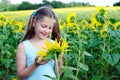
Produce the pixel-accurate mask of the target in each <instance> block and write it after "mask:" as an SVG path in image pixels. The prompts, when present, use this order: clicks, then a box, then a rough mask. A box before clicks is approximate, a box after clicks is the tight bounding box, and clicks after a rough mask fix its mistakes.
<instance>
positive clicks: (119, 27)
mask: <svg viewBox="0 0 120 80" xmlns="http://www.w3.org/2000/svg"><path fill="white" fill-rule="evenodd" d="M114 29H115V30H119V29H120V21H118V22H116V23H115V24H114Z"/></svg>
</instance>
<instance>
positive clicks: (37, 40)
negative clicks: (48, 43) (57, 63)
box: [30, 37, 47, 42]
mask: <svg viewBox="0 0 120 80" xmlns="http://www.w3.org/2000/svg"><path fill="white" fill-rule="evenodd" d="M46 39H47V38H46ZM46 39H40V38H36V37H33V38H31V39H30V40H31V41H35V42H44V41H45V40H46Z"/></svg>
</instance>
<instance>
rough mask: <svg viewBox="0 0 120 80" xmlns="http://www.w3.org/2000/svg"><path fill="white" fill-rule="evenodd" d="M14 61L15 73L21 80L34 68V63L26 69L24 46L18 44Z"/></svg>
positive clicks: (35, 66)
mask: <svg viewBox="0 0 120 80" xmlns="http://www.w3.org/2000/svg"><path fill="white" fill-rule="evenodd" d="M16 59H17V63H16V65H17V73H18V76H19V77H20V78H22V79H24V78H26V77H27V76H29V75H30V74H31V73H32V72H33V71H34V70H35V69H36V68H37V65H36V63H34V64H32V65H31V66H30V67H28V68H26V56H25V53H24V44H23V43H20V44H19V45H18V49H17V53H16Z"/></svg>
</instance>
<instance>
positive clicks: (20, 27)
mask: <svg viewBox="0 0 120 80" xmlns="http://www.w3.org/2000/svg"><path fill="white" fill-rule="evenodd" d="M119 8H120V7H119ZM119 8H118V7H117V9H116V11H115V10H114V9H112V8H111V9H109V10H108V9H107V8H106V7H98V8H90V10H92V11H89V12H88V10H87V8H81V11H80V12H79V11H78V10H79V9H78V8H75V9H74V10H76V11H74V10H73V11H72V10H71V11H67V14H66V12H64V15H62V16H61V14H60V13H59V11H64V10H63V9H61V10H57V9H55V10H54V11H55V12H56V13H57V15H58V18H59V19H60V20H59V24H60V29H61V36H62V38H64V39H65V40H66V41H68V44H69V46H70V47H69V51H68V52H67V53H66V54H64V67H63V68H62V69H63V71H64V73H63V74H61V75H60V80H120V44H119V43H120V14H117V15H114V13H115V12H117V11H120V9H119ZM83 11H85V13H87V14H88V15H85V16H84V13H83ZM32 12H33V11H31V13H32ZM62 13H63V12H62ZM81 13H82V14H81ZM16 14H17V13H16ZM26 14H28V15H26V16H29V15H30V13H26ZM111 14H112V15H113V16H111ZM12 15H13V16H15V14H11V16H7V14H5V13H4V14H3V15H1V14H0V46H1V47H0V55H1V56H0V79H2V80H18V77H17V72H16V57H15V54H16V49H17V45H18V44H19V42H20V40H21V38H22V36H23V34H24V32H25V31H24V30H25V27H26V20H27V18H22V17H21V18H20V19H19V18H18V17H20V15H19V16H16V17H17V19H15V18H12ZM21 16H22V15H21Z"/></svg>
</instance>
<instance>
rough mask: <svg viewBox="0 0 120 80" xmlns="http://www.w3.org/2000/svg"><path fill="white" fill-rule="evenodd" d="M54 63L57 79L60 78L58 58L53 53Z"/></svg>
mask: <svg viewBox="0 0 120 80" xmlns="http://www.w3.org/2000/svg"><path fill="white" fill-rule="evenodd" d="M55 63H56V74H57V80H60V74H59V67H58V59H57V55H56V54H55Z"/></svg>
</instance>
